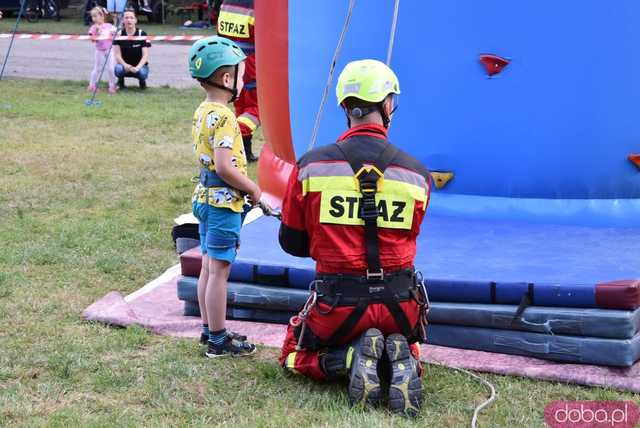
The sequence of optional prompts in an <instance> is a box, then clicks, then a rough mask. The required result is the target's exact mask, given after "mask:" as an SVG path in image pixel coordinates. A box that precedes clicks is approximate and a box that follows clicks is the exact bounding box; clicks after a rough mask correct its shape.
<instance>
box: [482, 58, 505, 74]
mask: <svg viewBox="0 0 640 428" xmlns="http://www.w3.org/2000/svg"><path fill="white" fill-rule="evenodd" d="M480 62H481V63H482V65H484V68H485V69H486V70H487V74H488V75H489V76H493V75H494V74H498V73H500V72H501V71H502V70H503V69H504V68H505V67H506V66H507V65H509V60H508V59H506V58H502V57H500V56H498V55H492V54H481V55H480Z"/></svg>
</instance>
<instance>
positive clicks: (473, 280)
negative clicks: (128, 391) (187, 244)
mask: <svg viewBox="0 0 640 428" xmlns="http://www.w3.org/2000/svg"><path fill="white" fill-rule="evenodd" d="M278 228H279V222H278V221H277V220H276V219H274V218H271V217H261V218H259V219H258V220H256V221H254V222H253V223H250V224H248V225H246V226H244V227H243V230H242V235H241V239H242V244H241V248H240V253H239V257H238V261H237V263H236V264H235V265H234V267H233V269H232V274H231V279H232V280H235V281H247V282H252V281H255V278H256V275H258V272H262V274H261V275H262V277H263V278H267V279H268V278H271V280H272V282H273V283H277V284H280V285H283V286H291V287H295V288H302V289H306V288H308V283H309V281H310V279H311V278H312V277H313V270H314V266H315V264H314V262H313V260H311V259H302V258H298V257H293V256H290V255H288V254H286V253H284V252H283V251H282V250H281V249H280V246H279V244H278ZM639 254H640V229H613V228H589V227H578V226H561V225H548V224H532V223H518V222H513V221H512V222H506V221H502V222H496V221H489V220H478V219H460V218H449V217H436V216H433V217H430V216H427V218H426V219H425V221H424V223H423V229H422V233H421V235H420V237H419V239H418V254H417V256H416V263H415V264H416V267H417V268H418V269H419V270H421V271H422V272H423V274H424V276H425V277H426V278H427V279H428V280H429V281H427V286H428V287H429V292H430V294H431V295H432V300H439V301H451V300H454V301H463V302H464V301H469V302H476V303H502V304H518V303H519V302H520V299H521V298H522V295H523V294H524V293H526V292H527V288H528V284H534V286H535V287H536V290H535V293H534V304H536V305H545V306H567V307H597V306H596V301H595V291H594V286H595V284H596V283H598V282H606V281H612V280H618V279H633V278H639V277H640V257H638V255H639ZM257 282H262V281H257ZM492 283H495V289H494V290H492V289H491V288H492Z"/></svg>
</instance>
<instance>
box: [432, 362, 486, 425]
mask: <svg viewBox="0 0 640 428" xmlns="http://www.w3.org/2000/svg"><path fill="white" fill-rule="evenodd" d="M429 364H433V365H434V366H440V367H445V368H448V369H453V370H457V371H459V372H462V373H464V374H467V375H469V376H471V377H473V378H475V379H477V380H479V381H480V382H481V383H482V384H484V385H485V386H486V387H487V388H489V390H490V391H491V395H490V396H489V398H488V399H486V400H485V401H483V402H482V403H480V404H479V405H478V406H476V408H475V409H474V411H473V417H472V418H471V428H476V427H477V423H478V416H479V415H480V411H481V410H482V409H484V408H485V407H487V406H488V405H489V404H491V403H493V402H494V401H495V400H496V389H495V388H494V386H493V384H491V382H489V381H488V380H486V379H483V378H481V377H480V376H478V375H477V374H475V373H473V372H471V371H469V370H466V369H461V368H458V367H449V366H446V365H444V364H439V363H434V362H429Z"/></svg>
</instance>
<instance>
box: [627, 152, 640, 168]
mask: <svg viewBox="0 0 640 428" xmlns="http://www.w3.org/2000/svg"><path fill="white" fill-rule="evenodd" d="M628 159H629V160H630V161H631V163H632V164H634V165H635V166H637V167H638V168H640V154H638V153H631V154H630V155H629V157H628Z"/></svg>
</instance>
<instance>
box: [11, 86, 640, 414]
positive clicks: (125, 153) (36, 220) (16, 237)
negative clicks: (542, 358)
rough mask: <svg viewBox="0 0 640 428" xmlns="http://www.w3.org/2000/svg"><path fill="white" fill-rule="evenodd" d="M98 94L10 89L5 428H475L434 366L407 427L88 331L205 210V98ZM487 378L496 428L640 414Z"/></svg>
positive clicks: (162, 260)
mask: <svg viewBox="0 0 640 428" xmlns="http://www.w3.org/2000/svg"><path fill="white" fill-rule="evenodd" d="M84 86H85V84H83V83H81V82H59V81H58V82H53V81H17V80H3V81H2V82H0V219H1V221H0V243H1V245H0V426H4V425H9V426H65V427H66V426H205V425H221V426H233V427H237V426H238V427H245V426H246V427H253V426H261V427H289V426H290V427H306V426H343V427H359V426H367V427H377V426H433V427H459V426H468V424H469V421H470V418H471V414H472V411H473V408H474V407H475V406H476V405H477V404H478V403H480V402H481V401H483V400H484V398H485V397H486V391H485V389H484V388H483V387H482V386H481V385H480V384H478V383H477V382H476V381H474V380H473V379H470V378H469V377H467V376H466V375H464V374H461V373H458V372H456V371H453V370H449V369H446V368H441V367H436V366H427V367H426V376H425V379H424V389H425V401H424V410H423V412H422V414H421V415H420V417H419V418H418V419H417V420H407V419H404V418H401V417H397V416H391V415H389V414H387V413H386V412H384V411H382V410H373V411H368V410H363V409H352V408H350V407H349V406H348V404H347V397H346V394H345V387H344V385H342V384H341V385H327V384H317V383H314V382H311V381H308V380H306V379H302V378H297V377H292V376H288V375H285V373H283V371H282V370H281V369H280V367H279V366H278V365H277V363H276V361H275V358H276V355H277V350H274V349H269V348H264V347H263V348H260V349H259V351H258V353H257V355H256V356H255V358H252V359H239V360H221V361H210V360H206V359H205V358H203V357H202V356H201V352H202V351H201V348H200V346H199V345H197V344H196V343H195V341H194V340H187V339H176V338H171V337H160V336H154V335H151V334H148V333H146V332H145V331H144V330H142V329H140V328H136V327H134V328H127V329H120V328H111V327H107V326H104V325H101V324H94V323H88V322H83V321H82V320H80V317H79V315H80V312H81V311H82V310H83V309H84V308H85V307H87V306H88V305H89V304H91V303H92V302H93V301H95V300H96V299H98V298H100V297H102V296H103V295H105V294H106V293H107V292H109V291H112V290H118V291H120V292H121V293H123V294H128V293H130V292H133V291H134V290H136V289H138V288H139V287H141V286H142V285H143V284H145V283H146V282H148V281H150V280H151V279H153V278H155V277H156V276H157V275H159V274H160V273H162V272H163V271H164V270H165V269H166V268H167V267H169V266H170V265H172V264H174V263H175V262H176V256H175V254H174V251H173V247H172V242H171V237H170V230H171V226H172V219H173V218H174V217H175V216H176V215H178V214H182V213H184V212H187V211H189V200H190V192H191V188H192V184H191V183H190V181H189V179H190V177H191V176H192V175H194V173H195V167H194V160H193V155H192V149H191V143H190V141H189V135H190V126H191V116H192V113H193V110H194V108H195V107H196V105H197V104H198V103H199V101H200V99H201V98H202V94H201V93H200V92H199V90H198V89H189V90H176V89H165V88H161V89H156V88H151V89H149V90H148V91H147V92H146V93H144V94H143V93H141V92H140V91H135V90H130V91H124V92H123V93H120V94H118V95H115V96H109V95H106V94H103V93H101V94H100V95H99V99H101V100H102V101H103V105H102V106H101V107H86V106H85V105H84V103H83V101H84V99H85V98H86V96H87V95H86V92H85V91H84ZM337 131H338V130H336V132H337ZM251 173H252V174H253V175H255V169H253V170H252V171H251ZM482 376H483V377H485V378H486V379H488V380H489V381H490V382H492V383H494V384H495V386H496V388H497V391H498V399H497V402H496V403H495V404H494V405H493V406H491V407H490V408H488V409H486V410H485V411H484V412H483V413H482V416H481V418H480V426H485V427H488V426H491V427H535V426H544V423H543V421H542V418H543V411H544V406H545V405H546V404H547V403H549V402H550V401H553V400H560V399H567V400H575V399H581V400H634V399H637V397H636V396H634V395H633V394H625V393H620V392H616V391H612V390H607V389H601V388H583V387H578V386H569V385H562V384H554V383H548V382H536V381H531V380H525V379H518V378H512V377H502V376H494V375H484V374H483V375H482Z"/></svg>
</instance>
